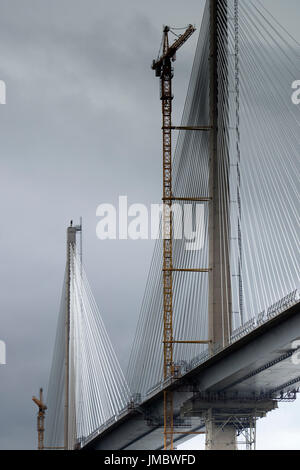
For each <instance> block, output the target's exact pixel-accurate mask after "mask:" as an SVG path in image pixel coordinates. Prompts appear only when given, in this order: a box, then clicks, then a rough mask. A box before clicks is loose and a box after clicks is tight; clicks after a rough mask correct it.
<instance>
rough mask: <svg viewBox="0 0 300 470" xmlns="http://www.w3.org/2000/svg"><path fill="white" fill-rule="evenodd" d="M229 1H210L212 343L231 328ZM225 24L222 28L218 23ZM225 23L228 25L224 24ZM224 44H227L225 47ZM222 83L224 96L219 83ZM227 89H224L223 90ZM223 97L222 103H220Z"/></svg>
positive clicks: (225, 339)
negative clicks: (223, 137) (226, 136)
mask: <svg viewBox="0 0 300 470" xmlns="http://www.w3.org/2000/svg"><path fill="white" fill-rule="evenodd" d="M227 21H228V19H227V0H222V2H221V1H220V0H210V65H209V67H210V80H209V82H210V91H209V93H210V96H209V101H210V125H211V127H212V130H211V133H210V169H209V191H210V197H211V198H212V200H211V203H210V210H209V266H210V267H211V268H212V270H211V272H210V274H209V315H208V317H209V337H210V339H211V340H212V344H213V345H216V344H220V345H223V346H225V345H226V344H228V342H229V336H230V331H231V303H232V301H231V277H230V276H231V274H230V265H229V263H230V258H229V253H230V207H229V204H230V200H229V168H230V165H229V150H228V145H226V144H225V143H224V142H223V144H224V147H225V148H222V149H221V148H220V138H219V131H220V129H219V126H220V124H221V125H222V127H223V129H222V131H225V132H226V122H227V120H228V91H227V95H226V90H228V88H227V84H226V81H228V76H227V70H226V68H227V58H226V54H222V69H221V65H219V60H218V59H219V57H220V52H221V51H220V44H226V43H227V40H228V39H227ZM220 24H222V25H223V27H222V28H220V27H218V25H220ZM224 25H225V26H224ZM223 47H224V46H223ZM223 50H226V47H224V49H223ZM221 85H222V90H223V91H222V97H221V96H220V86H221ZM224 90H225V91H224ZM221 100H222V102H221Z"/></svg>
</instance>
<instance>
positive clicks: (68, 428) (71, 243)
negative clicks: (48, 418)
mask: <svg viewBox="0 0 300 470" xmlns="http://www.w3.org/2000/svg"><path fill="white" fill-rule="evenodd" d="M77 231H81V226H75V227H73V226H72V222H71V225H70V227H68V229H67V263H66V299H65V305H66V312H65V407H64V448H65V449H71V448H72V446H73V437H74V436H73V435H71V434H73V431H74V429H73V428H72V424H73V422H74V417H73V416H72V413H73V412H74V403H73V401H74V391H73V390H71V388H70V376H71V362H70V327H71V282H72V279H71V276H72V254H73V253H74V251H75V248H76V232H77Z"/></svg>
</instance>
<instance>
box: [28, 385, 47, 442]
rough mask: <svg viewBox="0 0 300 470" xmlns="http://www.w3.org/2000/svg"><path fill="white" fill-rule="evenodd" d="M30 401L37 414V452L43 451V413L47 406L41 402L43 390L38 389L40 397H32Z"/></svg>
mask: <svg viewBox="0 0 300 470" xmlns="http://www.w3.org/2000/svg"><path fill="white" fill-rule="evenodd" d="M32 401H33V402H34V403H35V404H36V406H37V407H38V414H37V431H38V450H43V449H44V432H45V413H46V410H47V406H46V405H45V403H44V402H43V389H42V388H40V397H39V398H36V397H32Z"/></svg>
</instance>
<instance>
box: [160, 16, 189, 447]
mask: <svg viewBox="0 0 300 470" xmlns="http://www.w3.org/2000/svg"><path fill="white" fill-rule="evenodd" d="M169 31H170V28H169V26H165V27H164V30H163V40H162V44H163V50H162V55H161V57H159V58H158V59H157V60H153V63H152V69H153V70H155V75H156V76H157V77H159V78H160V82H161V96H160V99H161V102H162V131H163V202H164V205H163V296H164V304H163V305H164V307H163V308H164V333H163V349H164V379H167V378H168V377H171V376H173V375H174V363H173V343H174V339H173V306H172V272H173V271H174V269H173V260H172V201H173V200H174V199H175V198H174V197H173V194H172V145H171V143H172V139H171V133H172V129H179V128H178V127H174V126H172V99H173V96H172V78H173V68H172V65H171V61H174V60H175V54H176V52H177V51H178V49H179V48H180V47H181V46H182V45H183V44H184V43H185V42H186V41H187V40H188V38H189V37H190V36H191V35H192V34H193V32H194V31H195V28H194V26H192V25H189V26H188V27H187V29H186V31H185V32H184V33H183V34H181V35H179V36H178V37H177V39H176V40H175V42H174V43H173V44H172V45H171V46H169V37H168V33H169ZM180 128H182V129H183V127H180ZM173 433H174V426H173V395H172V392H170V391H164V448H165V449H173Z"/></svg>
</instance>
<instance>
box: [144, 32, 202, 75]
mask: <svg viewBox="0 0 300 470" xmlns="http://www.w3.org/2000/svg"><path fill="white" fill-rule="evenodd" d="M169 31H170V28H169V26H165V27H164V35H166V34H168V32H169ZM194 31H196V28H195V27H194V26H193V25H191V24H190V25H188V27H187V29H186V31H185V32H184V33H183V34H181V35H180V36H179V37H178V39H176V41H174V43H173V44H172V45H171V46H170V47H168V48H167V50H165V51H164V53H163V55H162V56H161V57H160V58H159V59H157V60H153V62H152V69H153V70H159V69H160V68H161V67H162V64H163V62H164V60H165V59H168V58H169V59H172V58H174V56H175V54H176V52H177V51H178V49H180V47H181V46H183V44H184V43H185V42H186V41H187V40H188V39H189V37H190V36H191V35H192V34H193V33H194Z"/></svg>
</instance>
